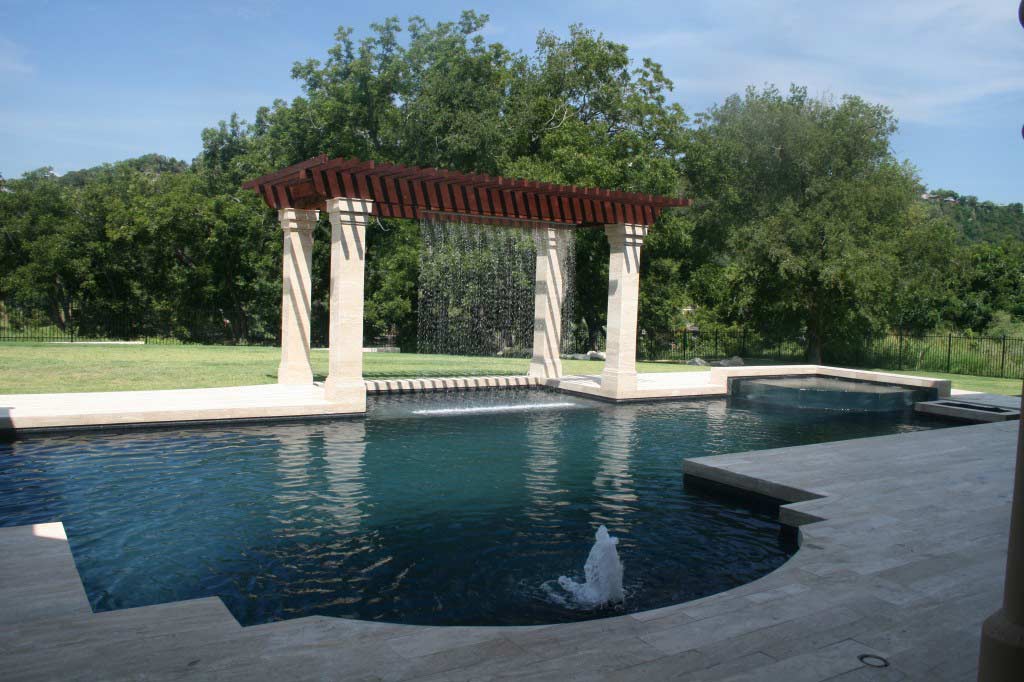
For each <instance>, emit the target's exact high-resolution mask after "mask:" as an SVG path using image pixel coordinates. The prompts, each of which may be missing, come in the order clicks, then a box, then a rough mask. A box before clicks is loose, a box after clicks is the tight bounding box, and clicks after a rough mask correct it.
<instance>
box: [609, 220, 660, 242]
mask: <svg viewBox="0 0 1024 682" xmlns="http://www.w3.org/2000/svg"><path fill="white" fill-rule="evenodd" d="M648 232H650V227H648V226H647V225H634V224H633V223H616V224H613V225H605V226H604V233H605V235H607V237H608V243H609V244H612V245H614V246H622V245H625V244H627V243H628V244H631V245H635V246H640V245H641V244H643V243H644V239H645V238H646V237H647V233H648Z"/></svg>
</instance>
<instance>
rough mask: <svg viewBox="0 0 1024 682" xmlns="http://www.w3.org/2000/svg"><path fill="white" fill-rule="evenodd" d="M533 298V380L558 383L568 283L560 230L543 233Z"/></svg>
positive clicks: (547, 229)
mask: <svg viewBox="0 0 1024 682" xmlns="http://www.w3.org/2000/svg"><path fill="white" fill-rule="evenodd" d="M533 291H534V295H533V359H532V360H531V361H530V372H529V374H530V376H531V377H540V378H541V379H557V378H558V377H560V376H562V358H561V339H562V298H563V297H564V296H565V280H564V274H563V272H562V266H561V264H560V263H559V261H558V228H556V227H547V228H542V229H541V230H540V239H539V241H538V243H537V275H536V280H535V283H534V290H533Z"/></svg>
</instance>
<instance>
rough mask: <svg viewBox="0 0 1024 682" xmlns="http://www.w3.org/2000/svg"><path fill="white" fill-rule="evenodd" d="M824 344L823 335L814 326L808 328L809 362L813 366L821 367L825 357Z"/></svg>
mask: <svg viewBox="0 0 1024 682" xmlns="http://www.w3.org/2000/svg"><path fill="white" fill-rule="evenodd" d="M823 347H824V344H823V343H822V341H821V333H820V332H819V331H818V330H817V329H815V328H814V327H812V326H808V327H807V362H808V363H809V364H812V365H820V364H821V360H822V356H823Z"/></svg>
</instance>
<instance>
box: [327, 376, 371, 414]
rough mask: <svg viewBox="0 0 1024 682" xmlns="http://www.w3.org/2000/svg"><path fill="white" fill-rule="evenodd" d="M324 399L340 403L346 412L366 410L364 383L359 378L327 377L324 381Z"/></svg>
mask: <svg viewBox="0 0 1024 682" xmlns="http://www.w3.org/2000/svg"><path fill="white" fill-rule="evenodd" d="M324 400H326V401H327V402H329V403H335V404H338V405H342V406H344V407H345V409H346V411H348V412H366V384H365V383H363V381H362V380H361V379H360V380H358V381H357V380H353V379H348V380H343V379H332V378H331V377H327V381H326V382H324Z"/></svg>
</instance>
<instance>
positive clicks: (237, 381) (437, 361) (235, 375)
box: [0, 343, 1021, 395]
mask: <svg viewBox="0 0 1024 682" xmlns="http://www.w3.org/2000/svg"><path fill="white" fill-rule="evenodd" d="M279 358H280V355H279V351H278V349H277V348H259V347H233V346H171V345H168V346H162V345H151V346H146V345H138V346H133V345H110V346H106V345H95V346H93V345H72V344H48V343H5V344H0V394H2V393H63V392H80V391H128V390H144V389H161V388H206V387H214V386H248V385H253V384H270V383H274V382H275V381H277V363H278V360H279ZM603 364H604V363H601V362H595V361H588V360H563V361H562V366H563V369H564V371H565V373H566V374H598V373H600V372H601V369H602V367H603ZM528 366H529V361H527V360H526V359H524V358H491V357H481V358H474V357H460V356H452V355H415V354H410V353H367V354H365V355H364V356H363V376H365V377H366V378H367V379H385V378H393V377H443V376H473V375H477V376H480V375H493V374H525V373H526V370H527V367H528ZM637 369H638V370H639V371H641V372H693V371H702V370H703V368H702V367H694V366H691V365H678V364H671V363H661V362H658V363H655V362H640V363H637ZM878 371H881V372H888V371H892V370H886V369H878ZM313 372H314V374H315V375H316V379H317V380H322V379H324V378H325V377H326V376H327V351H326V350H315V351H313ZM898 373H899V374H916V375H920V376H931V377H936V378H939V379H951V380H952V381H953V388H960V389H964V390H969V391H983V392H986V393H1002V394H1005V395H1018V394H1019V393H1020V392H1021V382H1020V381H1019V380H1017V379H992V378H989V377H977V376H967V375H961V374H941V373H937V372H924V371H904V372H898Z"/></svg>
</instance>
